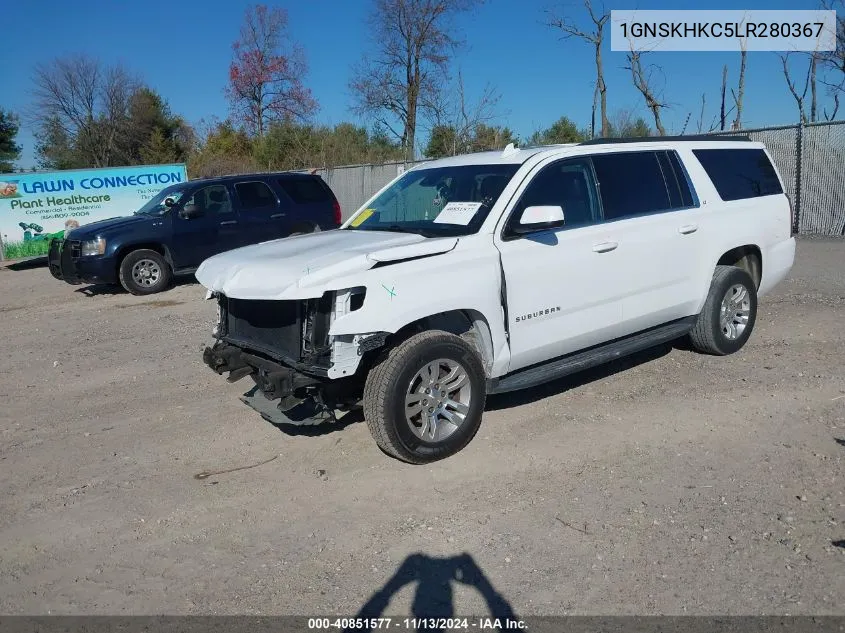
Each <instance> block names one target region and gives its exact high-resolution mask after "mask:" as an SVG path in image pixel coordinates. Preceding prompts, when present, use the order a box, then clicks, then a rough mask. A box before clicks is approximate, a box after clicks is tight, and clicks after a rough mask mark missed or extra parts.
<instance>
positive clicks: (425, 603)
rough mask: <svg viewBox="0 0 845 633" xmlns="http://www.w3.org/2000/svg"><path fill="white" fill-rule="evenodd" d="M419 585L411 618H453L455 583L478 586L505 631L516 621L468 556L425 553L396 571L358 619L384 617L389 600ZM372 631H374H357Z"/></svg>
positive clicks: (368, 602) (366, 629)
mask: <svg viewBox="0 0 845 633" xmlns="http://www.w3.org/2000/svg"><path fill="white" fill-rule="evenodd" d="M414 582H416V583H417V588H416V592H415V594H414V601H413V604H412V605H411V615H410V617H411V618H418V619H423V618H425V619H426V620H429V619H431V618H435V619H437V618H454V617H455V604H454V600H453V588H452V583H453V582H456V583H459V584H461V585H468V586H472V587H475V588H476V590H478V592H479V593H480V594H481V595H482V597H483V598H484V600H485V602H486V603H487V609H488V611H489V613H490V616H491V619H498V620H499V621H500V622H501V628H502V630H504V629H506V628H507V624H506V623H507V621H516V620H517V617H516V615H515V614H514V611H513V608H512V607H511V605H510V604H509V603H508V601H507V600H506V599H505V598H504V597H503V596H502V595H501V594H500V593H499V592H498V591H496V589H495V588H494V587H493V585H492V584H491V583H490V580H489V579H488V578H487V576H485V575H484V572H483V571H482V570H481V568H480V567H479V566H478V564H477V563H476V562H475V560H474V559H473V558H472V556H470V555H469V554H467V553H464V554H459V555H458V556H452V557H448V558H437V557H433V556H427V555H425V554H422V553H417V554H411V555H410V556H408V557H407V558H406V559H405V560H404V561H403V562H402V564H401V565H399V567H398V568H397V569H396V572H395V573H394V574H393V576H392V577H391V578H390V579H389V580H388V581H387V582H386V583H385V584H384V586H383V587H381V588H380V589H379V590H378V591H376V592H375V593H374V594H373V595H372V596H371V597H370V599H369V600H367V602H366V603H364V605H363V606H362V607H361V609H360V610H359V611H358V613H357V615H356V616H355V617H356V618H379V617H383V615H384V611H385V609H387V606H388V605H389V604H390V600H391V599H392V598H393V596H394V595H396V594H397V593H398V592H399V591H400V590H401V589H402V588H403V587H405V585H409V584H411V583H414ZM423 628H425V630H427V631H440V630H442V629H440V628H437V627H433V628H432V627H429V626H424V627H423ZM358 630H363V631H369V630H371V629H368V628H364V629H358Z"/></svg>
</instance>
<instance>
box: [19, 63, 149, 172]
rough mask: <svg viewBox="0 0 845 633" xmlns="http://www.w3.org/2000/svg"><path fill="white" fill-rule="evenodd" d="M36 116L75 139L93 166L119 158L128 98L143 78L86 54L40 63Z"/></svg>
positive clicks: (76, 146)
mask: <svg viewBox="0 0 845 633" xmlns="http://www.w3.org/2000/svg"><path fill="white" fill-rule="evenodd" d="M34 83H35V90H34V97H35V98H34V109H33V112H32V114H31V117H30V118H31V119H32V122H33V123H34V124H35V126H36V127H37V128H38V129H40V130H43V129H51V130H54V131H59V132H60V133H61V134H63V135H64V137H65V138H67V139H71V140H72V142H73V144H74V149H75V151H76V153H77V155H79V156H80V157H81V158H82V160H83V161H84V162H86V163H88V164H90V165H93V166H95V167H108V166H111V165H115V164H121V161H122V160H124V159H125V157H123V156H120V155H119V154H120V146H121V140H122V139H123V137H124V136H125V135H127V134H128V132H129V130H128V127H129V125H128V122H129V104H130V100H131V97H132V95H133V94H134V92H135V91H136V90H137V89H138V87H139V86H140V84H139V82H138V81H137V80H136V79H135V78H134V77H132V76H131V75H130V74H129V73H128V72H127V71H126V70H125V69H124V68H123V67H121V66H103V65H102V64H101V63H100V62H98V61H97V60H95V59H92V58H90V57H86V56H84V55H76V56H71V57H66V58H59V59H56V60H54V61H52V62H50V63H48V64H39V65H37V66H36V67H35V73H34Z"/></svg>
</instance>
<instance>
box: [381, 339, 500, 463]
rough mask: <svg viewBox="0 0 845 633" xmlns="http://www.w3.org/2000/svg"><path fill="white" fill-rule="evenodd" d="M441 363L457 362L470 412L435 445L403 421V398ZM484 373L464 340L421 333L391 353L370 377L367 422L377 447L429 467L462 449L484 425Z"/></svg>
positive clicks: (479, 361) (389, 351)
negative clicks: (421, 374)
mask: <svg viewBox="0 0 845 633" xmlns="http://www.w3.org/2000/svg"><path fill="white" fill-rule="evenodd" d="M439 359H446V360H450V361H453V362H457V363H458V364H460V366H461V367H462V368H463V369H464V370H465V371H466V374H467V376H468V378H469V384H470V386H471V392H470V393H471V396H470V398H469V403H468V411H467V413H466V417H465V418H464V420H463V422H462V423H461V424H460V425H459V426H458V428H457V429H456V430H454V432H452V434H451V435H449V436H448V437H446V438H444V439H443V440H440V441H437V442H427V441H423V440H422V439H420V438H419V437H417V435H415V434H414V432H413V431H412V430H411V422H410V421H409V420H408V419H407V418H406V416H405V395H406V392H407V390H408V388H409V386H410V385H411V383H412V381H413V380H414V376H415V375H416V374H417V372H418V371H420V370H421V369H422V368H423V367H425V366H426V365H427V364H428V363H431V362H433V361H436V360H439ZM486 388H487V381H486V375H485V373H484V367H483V365H482V363H481V359H480V358H479V356H478V354H477V352H476V351H475V349H473V347H472V346H471V345H470V344H469V343H467V342H466V341H464V340H463V339H462V338H460V337H458V336H455V335H454V334H449V333H447V332H442V331H440V330H433V331H428V332H421V333H419V334H415V335H414V336H412V337H410V338H408V339H406V340H404V341H402V342H401V343H399V344H398V345H396V346H395V347H393V348H391V349H390V350H388V351H387V352H386V353H385V354H383V355H382V357H381V358H380V359H379V360H378V361H377V362H376V364H375V366H374V367H373V368H372V369H371V370H370V372H369V374H368V375H367V381H366V385H365V387H364V417H365V418H366V420H367V426H368V427H369V429H370V433H371V434H372V436H373V438H374V439H375V441H376V444H378V445H379V447H380V448H381V449H382V450H383V451H384V452H385V453H387V454H388V455H391V456H393V457H396V458H397V459H400V460H402V461H405V462H408V463H410V464H427V463H430V462H433V461H437V460H439V459H443V458H445V457H449V456H450V455H454V454H455V453H457V452H458V451H460V450H461V449H462V448H464V447H465V446H466V445H467V444H469V442H470V441H471V440H472V438H473V437H475V434H476V433H477V432H478V428H479V426H480V425H481V416H482V414H483V413H484V403H485V400H486V397H487V391H486Z"/></svg>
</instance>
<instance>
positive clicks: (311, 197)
mask: <svg viewBox="0 0 845 633" xmlns="http://www.w3.org/2000/svg"><path fill="white" fill-rule="evenodd" d="M278 183H279V186H280V187H281V188H282V190H283V191H284V192H285V193H286V194H287V195H288V196H289V197H290V199H291V200H293V201H294V202H295V203H297V204H313V203H315V202H332V196H331V193H330V192H329V188H328V187H327V186H326V185H324V184H323V183H322V182H320V181H319V180H317V179H316V178H280V179H279V180H278Z"/></svg>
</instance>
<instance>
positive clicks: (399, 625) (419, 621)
mask: <svg viewBox="0 0 845 633" xmlns="http://www.w3.org/2000/svg"><path fill="white" fill-rule="evenodd" d="M308 628H309V629H310V630H314V631H329V630H334V629H339V630H348V631H353V630H374V629H386V630H390V629H398V630H403V631H424V630H437V631H440V630H450V631H469V630H473V629H475V630H479V631H506V630H514V631H516V630H524V629H525V628H526V626H525V622H523V621H522V620H515V619H510V618H308Z"/></svg>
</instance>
